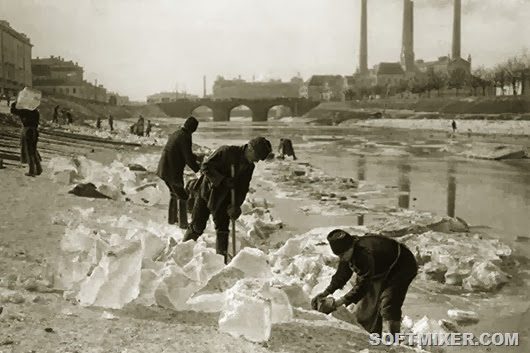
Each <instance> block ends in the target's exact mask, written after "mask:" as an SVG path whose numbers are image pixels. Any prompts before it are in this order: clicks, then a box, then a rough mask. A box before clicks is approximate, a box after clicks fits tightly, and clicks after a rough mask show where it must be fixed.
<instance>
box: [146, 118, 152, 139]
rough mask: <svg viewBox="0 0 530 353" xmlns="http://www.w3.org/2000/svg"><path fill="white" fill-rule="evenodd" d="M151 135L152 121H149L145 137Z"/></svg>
mask: <svg viewBox="0 0 530 353" xmlns="http://www.w3.org/2000/svg"><path fill="white" fill-rule="evenodd" d="M150 134H151V120H147V127H146V128H145V136H149V135H150Z"/></svg>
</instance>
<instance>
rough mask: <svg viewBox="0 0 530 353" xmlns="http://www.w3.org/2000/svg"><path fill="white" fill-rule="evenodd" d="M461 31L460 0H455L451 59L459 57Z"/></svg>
mask: <svg viewBox="0 0 530 353" xmlns="http://www.w3.org/2000/svg"><path fill="white" fill-rule="evenodd" d="M461 32H462V1H461V0H455V4H454V15H453V53H452V54H453V55H452V57H451V59H453V60H454V59H458V58H460V46H461Z"/></svg>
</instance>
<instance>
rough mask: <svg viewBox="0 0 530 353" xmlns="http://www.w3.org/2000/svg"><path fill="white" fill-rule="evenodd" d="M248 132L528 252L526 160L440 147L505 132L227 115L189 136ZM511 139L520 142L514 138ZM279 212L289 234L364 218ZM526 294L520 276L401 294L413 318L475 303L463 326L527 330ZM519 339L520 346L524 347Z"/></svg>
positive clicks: (231, 139)
mask: <svg viewBox="0 0 530 353" xmlns="http://www.w3.org/2000/svg"><path fill="white" fill-rule="evenodd" d="M175 127H176V125H173V124H171V125H170V126H166V127H165V128H164V129H165V130H166V131H171V130H173V129H175ZM255 136H265V137H267V138H268V139H269V140H270V141H271V143H272V145H273V149H276V148H277V146H278V142H279V139H280V138H281V137H287V138H290V139H291V140H292V141H293V144H294V148H295V152H296V154H297V157H298V159H299V161H302V162H308V163H311V164H312V165H314V166H316V167H319V168H321V169H324V170H325V171H326V173H327V174H330V175H333V176H340V177H349V178H353V179H356V180H365V181H369V182H372V183H375V184H380V185H386V186H394V187H395V188H397V189H398V190H399V192H398V193H396V194H397V196H396V197H394V198H391V199H382V200H380V201H381V202H382V203H384V204H386V205H387V206H394V207H399V208H403V209H411V210H417V211H429V212H433V213H435V214H438V215H449V216H453V217H455V216H456V217H460V218H462V219H464V220H465V221H466V222H468V223H469V224H470V226H471V227H472V229H473V230H474V231H477V232H481V233H485V234H487V235H490V236H494V237H497V238H500V239H502V240H503V241H504V242H506V243H507V244H509V245H510V246H512V248H514V250H515V252H516V254H517V256H518V257H521V258H524V259H528V258H530V247H529V246H528V242H527V240H528V239H529V238H530V234H529V233H530V232H529V229H530V217H529V216H530V160H514V161H488V160H478V159H467V158H463V157H461V156H458V155H456V154H453V153H449V152H444V150H446V147H447V146H448V145H449V146H461V147H462V146H465V145H466V144H468V143H470V142H473V141H481V142H483V141H484V140H486V141H487V140H490V139H493V138H494V139H495V141H496V142H499V140H501V141H503V142H512V143H513V142H514V140H512V139H511V138H509V137H506V138H502V137H501V138H499V137H479V136H472V137H468V136H467V135H466V136H457V137H455V138H451V137H448V136H447V134H446V133H443V132H428V131H408V130H390V129H381V128H342V127H336V126H334V127H329V126H325V127H322V126H308V125H304V124H284V123H278V122H276V123H274V122H270V123H260V124H257V123H251V122H248V121H239V122H237V121H232V122H229V123H213V122H201V123H200V125H199V129H198V131H197V132H196V133H195V134H194V136H193V139H194V143H197V144H202V145H206V146H209V147H212V148H215V147H218V146H220V145H223V144H233V145H240V144H244V143H246V142H247V141H248V140H249V139H250V138H252V137H255ZM522 141H523V143H528V141H526V140H524V139H523V140H522ZM516 143H521V139H517V141H516ZM277 206H279V207H282V208H283V210H285V211H287V212H288V211H289V209H290V208H292V207H298V206H299V205H298V204H297V202H296V201H289V200H284V201H282V205H277ZM280 218H281V219H282V220H283V221H284V222H285V223H286V225H287V227H289V226H291V227H292V228H295V229H296V231H297V232H295V233H294V234H300V233H303V232H305V231H307V230H309V229H311V228H314V227H318V226H328V225H331V224H335V225H344V224H359V225H362V224H365V225H368V224H369V223H370V222H371V221H372V220H370V218H369V217H364V216H362V215H349V216H347V217H335V218H333V217H328V216H318V215H317V216H312V217H304V218H303V219H299V220H297V219H293V218H290V219H289V218H288V217H287V219H286V217H282V216H280ZM523 263H526V264H528V263H529V262H528V261H527V260H526V262H523ZM526 274H527V276H526V277H530V274H529V273H528V272H526ZM521 283H523V287H521ZM527 293H528V278H526V279H525V280H523V281H522V282H520V281H517V284H515V283H513V284H512V283H510V284H509V285H508V286H506V287H505V288H503V289H502V291H501V292H499V293H496V294H493V295H484V296H480V295H478V296H476V295H472V296H467V297H466V296H458V295H457V296H448V295H444V294H439V293H438V294H435V293H434V292H430V290H429V288H419V287H418V288H415V289H414V290H412V291H411V292H410V293H409V295H408V296H407V302H406V306H407V308H408V310H409V313H412V315H413V318H414V319H418V318H420V317H421V316H423V315H425V314H426V313H428V315H430V316H432V317H444V315H445V312H446V310H447V309H448V308H452V307H456V308H460V309H468V310H476V311H478V312H479V313H480V315H481V322H480V323H479V324H478V325H476V326H474V327H473V328H472V329H468V330H467V331H471V332H496V331H501V332H520V334H521V335H523V336H526V337H528V325H527V324H528V323H529V319H530V315H529V313H528V295H527ZM525 339H526V338H525ZM527 344H528V343H527V342H525V343H524V345H523V347H528V345H527ZM519 348H522V347H519ZM525 349H526V348H523V350H512V349H510V350H509V351H510V352H512V351H521V352H523V351H525ZM458 351H459V352H465V351H467V350H466V349H458ZM471 351H473V350H471ZM475 351H476V350H475ZM503 351H504V350H503Z"/></svg>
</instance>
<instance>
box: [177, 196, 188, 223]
mask: <svg viewBox="0 0 530 353" xmlns="http://www.w3.org/2000/svg"><path fill="white" fill-rule="evenodd" d="M177 202H178V224H179V226H180V228H181V229H187V228H188V211H187V207H186V203H187V201H186V200H180V199H179V200H178V201H177Z"/></svg>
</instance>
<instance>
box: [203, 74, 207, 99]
mask: <svg viewBox="0 0 530 353" xmlns="http://www.w3.org/2000/svg"><path fill="white" fill-rule="evenodd" d="M202 97H203V98H206V75H204V76H203V77H202Z"/></svg>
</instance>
